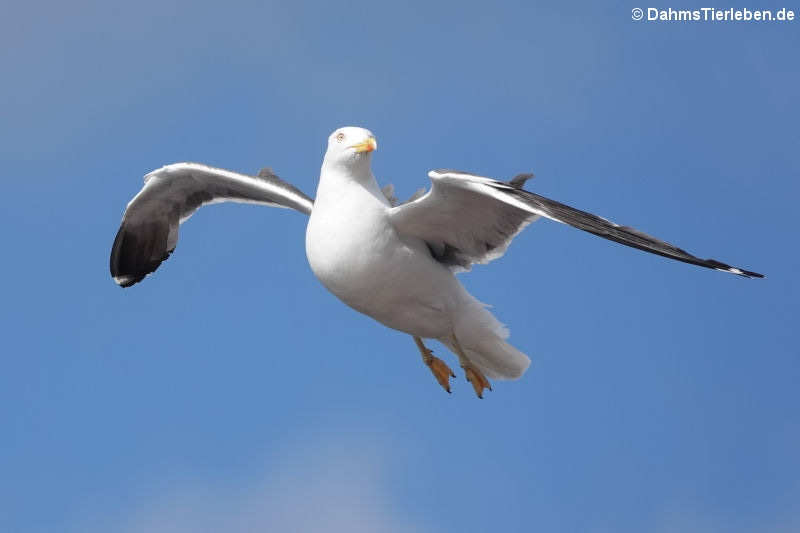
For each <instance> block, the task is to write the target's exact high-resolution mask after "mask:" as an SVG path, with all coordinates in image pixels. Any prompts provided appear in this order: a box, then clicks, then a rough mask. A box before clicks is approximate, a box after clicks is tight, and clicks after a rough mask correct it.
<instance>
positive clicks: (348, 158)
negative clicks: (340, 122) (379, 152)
mask: <svg viewBox="0 0 800 533" xmlns="http://www.w3.org/2000/svg"><path fill="white" fill-rule="evenodd" d="M377 148H378V142H377V141H376V140H375V136H374V135H373V134H372V132H371V131H369V130H367V129H364V128H357V127H354V126H347V127H344V128H339V129H338V130H336V131H334V132H333V133H331V136H330V137H328V151H327V152H325V160H324V161H323V165H324V166H328V167H345V168H348V169H351V170H353V171H355V170H358V169H364V168H365V169H369V160H370V157H371V155H372V152H373V151H374V150H376V149H377Z"/></svg>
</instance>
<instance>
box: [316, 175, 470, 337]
mask: <svg viewBox="0 0 800 533" xmlns="http://www.w3.org/2000/svg"><path fill="white" fill-rule="evenodd" d="M359 178H361V179H359V180H357V181H356V180H353V179H351V178H350V177H348V176H343V175H342V174H341V173H339V172H336V171H335V170H333V171H330V170H327V169H325V168H324V167H323V169H322V172H321V176H320V183H319V187H318V189H317V196H316V198H315V200H314V210H313V211H312V212H311V218H310V219H309V221H308V228H307V229H306V255H307V256H308V262H309V265H311V270H312V271H313V272H314V275H316V276H317V278H318V279H319V280H320V281H321V282H322V284H323V285H325V287H326V288H327V289H328V290H329V291H331V292H332V293H333V294H335V295H336V296H337V297H338V298H339V299H340V300H342V301H343V302H344V303H346V304H347V305H349V306H350V307H352V308H354V309H356V310H357V311H360V312H361V313H364V314H365V315H369V316H371V317H372V318H374V319H375V320H377V321H379V322H381V323H383V324H385V325H387V326H389V327H390V328H394V329H397V330H400V331H405V332H406V333H409V334H411V335H417V336H419V337H427V338H439V337H441V334H442V332H444V331H445V330H446V327H447V326H446V323H447V318H446V313H447V311H446V310H447V309H449V308H452V307H453V306H454V305H455V303H456V299H457V292H458V288H459V287H460V284H459V283H458V280H456V279H455V277H454V276H453V275H452V273H451V272H450V271H449V270H448V269H447V268H445V267H444V266H442V265H441V264H440V263H438V262H436V261H435V260H434V259H433V258H432V257H431V256H430V252H428V250H427V248H426V246H425V243H424V242H423V241H422V240H421V239H418V238H415V237H407V238H405V239H403V238H401V237H400V235H398V233H397V231H396V230H395V228H394V227H393V226H392V225H391V223H390V222H389V217H388V215H387V212H388V210H389V209H390V208H391V205H390V204H389V201H388V200H387V199H386V197H385V196H384V195H383V193H382V192H381V190H380V189H379V188H378V184H377V182H376V181H375V178H374V177H373V176H372V173H371V172H370V173H369V174H366V173H365V174H364V175H363V176H359ZM397 287H402V288H403V290H400V291H398V290H396V288H397Z"/></svg>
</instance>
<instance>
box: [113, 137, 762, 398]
mask: <svg viewBox="0 0 800 533" xmlns="http://www.w3.org/2000/svg"><path fill="white" fill-rule="evenodd" d="M376 146H377V145H376V142H375V139H374V137H373V135H372V133H371V132H369V131H368V130H365V129H362V128H352V127H350V128H340V129H338V130H336V131H335V132H333V134H331V136H330V137H329V139H328V149H327V152H326V154H325V158H324V160H323V163H322V169H321V171H320V180H319V186H318V189H317V197H316V200H314V201H312V200H311V199H310V198H308V197H307V196H306V195H304V194H303V193H302V192H300V191H299V190H297V189H296V188H294V187H293V186H291V185H289V184H288V183H286V182H284V181H283V180H281V179H280V178H278V177H277V176H275V175H274V174H273V173H272V172H271V171H267V170H263V171H262V172H261V173H259V175H258V176H257V177H254V176H248V175H244V174H239V173H236V172H231V171H228V170H224V169H218V168H213V167H208V166H206V165H201V164H197V163H177V164H174V165H168V166H166V167H163V168H161V169H159V170H157V171H154V172H151V173H150V174H148V175H147V176H145V186H144V187H143V188H142V190H141V191H140V192H139V194H137V195H136V196H135V197H134V198H133V200H131V202H130V203H129V204H128V207H127V209H126V211H125V215H124V216H123V219H122V224H121V226H120V229H119V231H118V232H117V237H116V239H115V240H114V245H113V247H112V251H111V262H110V263H111V274H112V276H113V277H114V279H115V281H116V282H117V283H118V284H119V285H121V286H123V287H128V286H130V285H133V284H135V283H137V282H139V281H141V280H142V279H143V278H144V277H145V276H146V275H147V274H149V273H151V272H153V271H154V270H155V269H156V268H158V266H159V264H160V263H161V262H162V261H163V260H165V259H166V258H167V257H169V255H170V254H171V253H172V251H173V250H174V249H175V246H176V245H177V241H178V228H179V226H180V224H181V223H182V222H183V221H185V220H186V219H188V218H189V217H190V216H191V215H192V214H193V213H194V212H195V211H196V210H197V209H198V208H199V207H201V206H203V205H207V204H211V203H216V202H223V201H234V202H249V203H260V204H264V205H271V206H278V207H288V208H292V209H295V210H297V211H300V212H302V213H305V214H307V215H310V219H309V222H308V227H307V230H306V254H307V256H308V261H309V264H310V266H311V269H312V271H313V272H314V274H315V275H316V276H317V278H318V279H319V280H320V281H321V282H322V284H323V285H324V286H325V287H326V288H327V289H328V290H330V291H331V292H332V293H333V294H334V295H336V296H337V297H338V298H339V299H340V300H342V301H343V302H344V303H346V304H347V305H349V306H350V307H352V308H354V309H356V310H357V311H360V312H361V313H363V314H365V315H368V316H370V317H372V318H374V319H375V320H377V321H378V322H381V323H382V324H384V325H386V326H388V327H390V328H393V329H396V330H399V331H403V332H406V333H408V334H410V335H411V336H413V337H414V340H415V342H416V345H417V347H418V348H419V350H420V352H421V354H422V358H423V361H424V362H425V364H426V365H428V367H429V368H430V369H431V371H432V372H433V374H434V376H435V377H436V379H437V381H438V382H439V383H440V384H441V385H442V386H443V387H444V388H445V389H446V390H447V391H448V392H449V391H450V383H449V378H450V377H451V376H454V374H453V373H452V371H451V370H450V368H449V367H448V366H447V365H446V364H445V363H444V362H443V361H442V360H441V359H439V358H437V357H434V356H433V354H432V352H431V351H430V350H428V349H427V348H426V347H425V345H424V344H423V340H422V339H423V338H429V339H437V340H439V341H441V342H442V343H444V344H445V345H446V346H448V347H449V348H450V349H451V350H452V351H453V352H454V353H455V354H456V355H457V357H458V360H459V363H460V365H461V367H462V368H464V370H465V373H466V376H467V379H468V381H470V382H471V383H472V385H473V387H474V389H475V392H476V393H477V394H478V396H479V397H482V393H483V390H484V389H485V388H491V387H490V385H489V382H488V380H487V379H486V378H487V376H488V377H491V378H500V379H515V378H518V377H520V376H521V375H522V374H523V373H524V372H525V369H527V367H528V365H529V364H530V359H529V358H528V357H527V356H526V355H525V354H523V353H522V352H520V351H519V350H517V349H516V348H514V347H513V346H511V345H510V344H508V343H507V342H506V341H505V339H506V338H507V337H508V330H507V329H506V328H505V327H504V326H503V325H502V324H500V323H499V322H498V321H497V320H496V319H495V318H494V316H492V314H491V313H490V312H489V311H488V310H487V309H486V306H484V305H483V304H482V303H480V302H479V301H477V300H476V299H475V298H474V297H472V296H471V295H470V294H469V293H468V292H467V291H466V289H465V288H464V287H463V285H461V283H460V282H459V281H458V279H457V278H456V277H455V275H454V274H455V273H456V272H458V271H462V270H469V268H470V266H471V265H472V264H474V263H486V262H489V261H491V260H493V259H496V258H498V257H500V256H502V255H503V254H504V253H505V250H506V248H507V247H508V245H509V244H510V242H511V240H512V239H513V238H514V236H515V235H516V234H517V233H519V232H520V231H522V229H524V228H525V227H526V226H527V225H528V224H530V223H531V222H533V221H535V220H536V219H538V218H539V217H546V218H549V219H552V220H555V221H557V222H562V223H566V224H569V225H572V226H574V227H577V228H579V229H581V230H584V231H588V232H590V233H594V234H595V235H599V236H601V237H603V238H606V239H609V240H613V241H616V242H619V243H621V244H625V245H627V246H632V247H634V248H639V249H641V250H645V251H648V252H651V253H655V254H658V255H662V256H664V257H668V258H671V259H676V260H678V261H683V262H686V263H691V264H695V265H699V266H703V267H707V268H712V269H716V270H721V271H726V272H730V273H733V274H737V275H739V276H744V277H763V276H761V274H758V273H755V272H750V271H747V270H743V269H740V268H736V267H732V266H730V265H727V264H725V263H721V262H719V261H716V260H713V259H700V258H698V257H696V256H693V255H691V254H689V253H687V252H685V251H684V250H681V249H680V248H677V247H675V246H673V245H671V244H669V243H666V242H664V241H661V240H658V239H656V238H654V237H651V236H649V235H647V234H644V233H642V232H640V231H638V230H635V229H633V228H629V227H626V226H620V225H618V224H615V223H613V222H610V221H608V220H605V219H603V218H600V217H597V216H596V215H592V214H590V213H587V212H584V211H580V210H577V209H574V208H571V207H569V206H566V205H564V204H561V203H559V202H556V201H553V200H549V199H547V198H544V197H542V196H539V195H536V194H534V193H531V192H528V191H525V190H523V189H522V185H523V184H524V182H525V180H526V179H527V178H528V177H530V175H520V176H518V177H517V178H515V179H513V180H511V181H510V182H502V181H498V180H493V179H491V178H485V177H482V176H476V175H474V174H469V173H465V172H457V171H450V170H437V171H431V172H430V173H429V174H428V175H429V176H430V178H431V180H432V182H433V187H432V188H431V189H430V191H428V192H427V193H426V194H424V195H415V197H414V198H412V199H411V200H409V201H408V202H405V203H403V204H400V205H396V203H395V202H394V201H393V199H390V198H389V197H388V196H389V195H387V194H386V193H384V191H382V190H381V189H380V187H379V186H378V182H377V180H376V179H375V177H374V176H373V174H372V170H371V168H370V162H371V153H372V151H373V150H374V149H375V148H376Z"/></svg>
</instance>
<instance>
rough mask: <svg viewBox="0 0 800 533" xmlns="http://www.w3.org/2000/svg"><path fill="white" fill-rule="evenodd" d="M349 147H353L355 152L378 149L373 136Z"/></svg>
mask: <svg viewBox="0 0 800 533" xmlns="http://www.w3.org/2000/svg"><path fill="white" fill-rule="evenodd" d="M350 148H355V149H356V152H371V151H373V150H377V149H378V141H376V140H375V137H367V140H366V141H364V142H363V143H358V144H354V145H353V146H351V147H350Z"/></svg>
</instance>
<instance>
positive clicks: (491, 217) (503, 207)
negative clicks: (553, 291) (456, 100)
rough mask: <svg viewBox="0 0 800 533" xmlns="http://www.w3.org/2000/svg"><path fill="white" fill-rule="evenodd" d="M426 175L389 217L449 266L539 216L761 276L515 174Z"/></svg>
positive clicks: (462, 264) (464, 264) (503, 242)
mask: <svg viewBox="0 0 800 533" xmlns="http://www.w3.org/2000/svg"><path fill="white" fill-rule="evenodd" d="M428 175H429V176H430V177H431V180H432V181H433V187H432V188H431V190H430V192H429V193H428V194H426V195H425V196H423V197H422V198H420V199H418V200H417V201H416V202H412V203H410V204H404V205H401V206H399V207H397V208H394V209H392V210H391V211H390V216H391V219H392V221H393V223H394V224H395V227H397V228H398V231H401V232H406V233H409V234H412V235H416V236H418V237H420V238H422V239H424V240H425V241H426V242H427V243H428V246H429V247H430V248H431V252H432V253H433V255H434V257H436V258H437V259H438V260H439V261H441V262H442V263H444V264H448V265H450V266H453V267H455V268H469V265H470V264H471V263H477V262H486V261H490V260H492V259H494V258H495V257H498V256H499V255H502V252H503V251H505V249H506V248H507V247H508V245H509V244H510V242H511V240H512V239H513V238H514V236H515V235H516V234H517V233H519V232H520V231H521V230H522V229H524V228H525V226H526V225H527V224H529V223H531V222H532V221H533V220H535V219H536V218H538V217H539V216H543V217H546V218H549V219H551V220H555V221H556V222H561V223H563V224H568V225H570V226H573V227H575V228H578V229H581V230H583V231H587V232H589V233H593V234H595V235H598V236H600V237H603V238H605V239H609V240H612V241H615V242H618V243H620V244H624V245H626V246H631V247H633V248H638V249H640V250H644V251H646V252H650V253H653V254H657V255H661V256H664V257H668V258H670V259H675V260H677V261H682V262H684V263H691V264H694V265H698V266H702V267H706V268H713V269H716V270H721V271H724V272H730V273H732V274H737V275H739V276H744V277H758V278H761V277H764V276H763V275H762V274H759V273H757V272H752V271H749V270H744V269H741V268H737V267H732V266H730V265H727V264H725V263H722V262H720V261H717V260H715V259H700V258H698V257H696V256H694V255H692V254H690V253H688V252H686V251H685V250H682V249H680V248H678V247H676V246H674V245H672V244H670V243H667V242H664V241H662V240H659V239H656V238H655V237H652V236H650V235H647V234H646V233H643V232H641V231H639V230H636V229H634V228H630V227H627V226H620V225H618V224H615V223H613V222H611V221H609V220H606V219H604V218H602V217H599V216H597V215H593V214H591V213H587V212H586V211H581V210H579V209H575V208H573V207H570V206H568V205H565V204H562V203H560V202H556V201H555V200H550V199H549V198H545V197H544V196H540V195H538V194H534V193H532V192H529V191H526V190H523V189H522V188H521V185H522V183H524V180H523V179H520V178H521V177H519V176H518V178H515V180H512V182H513V181H516V182H517V183H505V182H502V181H497V180H493V179H491V178H486V177H483V176H477V175H474V174H470V173H467V172H459V171H455V170H435V171H431V172H430V173H429V174H428ZM525 179H527V177H525Z"/></svg>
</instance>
